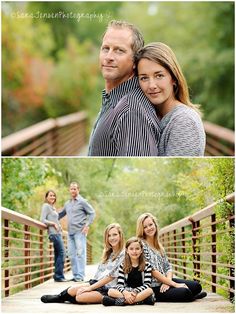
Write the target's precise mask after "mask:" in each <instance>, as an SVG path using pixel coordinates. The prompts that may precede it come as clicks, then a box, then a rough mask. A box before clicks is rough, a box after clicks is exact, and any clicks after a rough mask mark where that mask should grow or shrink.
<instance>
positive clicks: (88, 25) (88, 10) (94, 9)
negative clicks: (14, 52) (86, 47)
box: [27, 1, 122, 57]
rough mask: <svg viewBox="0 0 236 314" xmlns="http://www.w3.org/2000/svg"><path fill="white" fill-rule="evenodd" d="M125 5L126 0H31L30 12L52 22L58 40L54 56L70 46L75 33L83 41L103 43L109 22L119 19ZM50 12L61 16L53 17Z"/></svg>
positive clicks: (48, 22) (51, 25)
mask: <svg viewBox="0 0 236 314" xmlns="http://www.w3.org/2000/svg"><path fill="white" fill-rule="evenodd" d="M121 6H122V2H109V3H108V2H88V3H87V2H65V1H64V2H57V1H54V2H36V3H32V2H29V3H28V6H27V11H28V12H30V13H34V14H41V16H42V17H41V19H42V20H43V21H44V22H45V23H47V24H48V25H50V27H51V29H52V32H53V36H54V40H55V42H56V46H55V48H54V50H53V55H54V56H55V57H57V52H58V51H60V50H61V49H64V48H65V47H66V45H67V38H68V37H69V36H71V35H72V36H74V37H75V38H77V39H78V41H79V42H81V43H83V42H84V41H87V39H88V38H89V39H90V40H91V41H92V42H93V43H94V44H95V45H100V41H101V36H102V34H103V33H104V29H105V27H106V25H107V23H108V22H109V21H110V20H112V19H116V18H117V12H118V10H119V8H120V7H121ZM43 14H45V17H44V16H43ZM50 14H54V15H55V16H58V17H55V18H49V16H50ZM34 22H35V23H37V21H36V20H34Z"/></svg>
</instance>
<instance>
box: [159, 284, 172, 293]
mask: <svg viewBox="0 0 236 314" xmlns="http://www.w3.org/2000/svg"><path fill="white" fill-rule="evenodd" d="M169 289H170V286H169V285H166V284H164V283H163V284H162V285H161V288H160V292H161V293H164V292H166V291H167V290H169Z"/></svg>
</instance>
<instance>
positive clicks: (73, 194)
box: [70, 184, 79, 198]
mask: <svg viewBox="0 0 236 314" xmlns="http://www.w3.org/2000/svg"><path fill="white" fill-rule="evenodd" d="M78 194H79V189H78V186H77V185H76V184H71V185H70V195H71V197H72V198H75V197H76V196H77V195H78Z"/></svg>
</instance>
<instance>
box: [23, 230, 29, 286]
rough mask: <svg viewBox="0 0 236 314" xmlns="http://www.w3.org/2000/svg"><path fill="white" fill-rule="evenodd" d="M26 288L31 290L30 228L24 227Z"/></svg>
mask: <svg viewBox="0 0 236 314" xmlns="http://www.w3.org/2000/svg"><path fill="white" fill-rule="evenodd" d="M24 252H25V253H24V255H25V288H26V289H29V288H30V283H29V281H30V275H29V273H30V267H29V266H28V265H30V227H29V226H27V225H24Z"/></svg>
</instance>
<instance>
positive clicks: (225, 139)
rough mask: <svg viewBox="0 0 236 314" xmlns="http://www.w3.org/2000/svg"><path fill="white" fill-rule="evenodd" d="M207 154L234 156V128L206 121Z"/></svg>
mask: <svg viewBox="0 0 236 314" xmlns="http://www.w3.org/2000/svg"><path fill="white" fill-rule="evenodd" d="M204 129H205V132H206V150H205V155H207V156H234V143H235V134H234V132H233V131H232V130H229V129H226V128H223V127H222V126H219V125H216V124H213V123H211V122H208V121H204Z"/></svg>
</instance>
